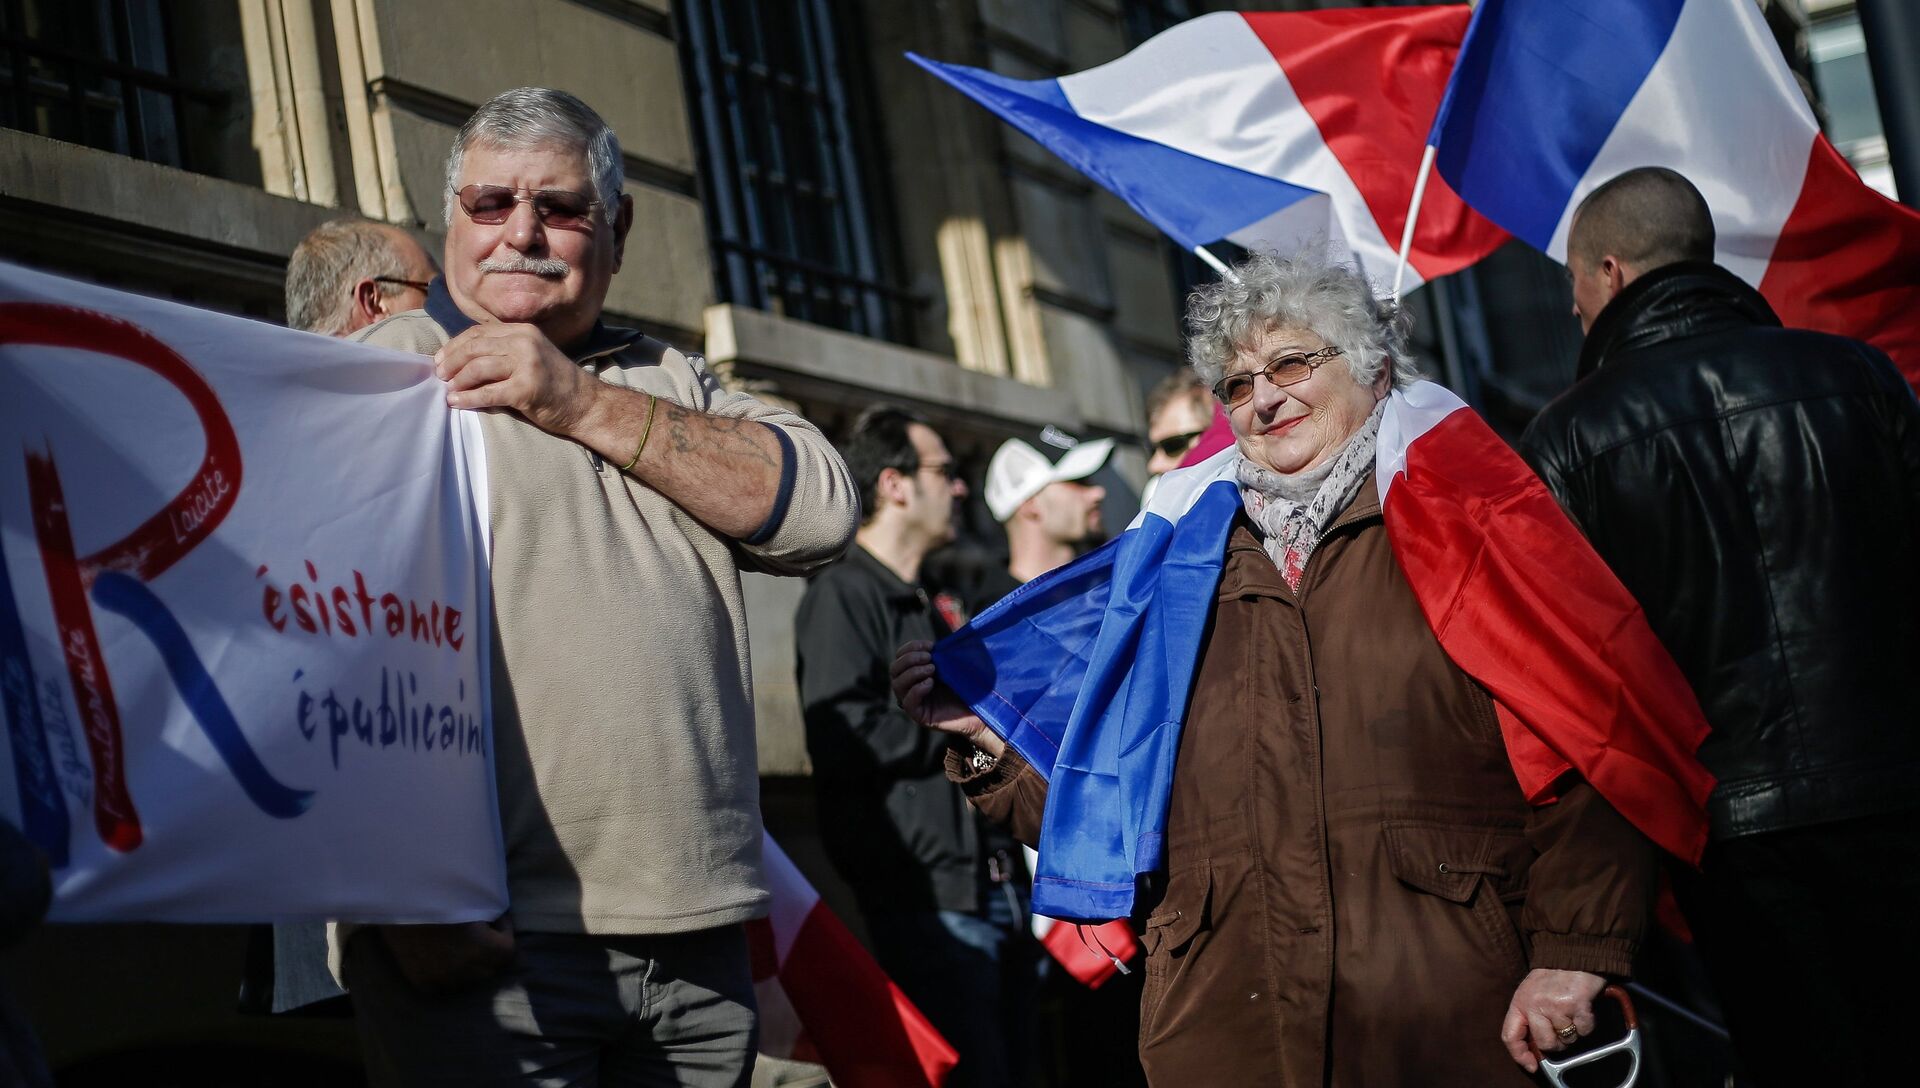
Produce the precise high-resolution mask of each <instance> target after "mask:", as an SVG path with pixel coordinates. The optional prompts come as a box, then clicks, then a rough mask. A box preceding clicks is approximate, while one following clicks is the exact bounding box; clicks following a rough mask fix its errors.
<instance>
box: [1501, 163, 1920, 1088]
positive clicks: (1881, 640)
mask: <svg viewBox="0 0 1920 1088" xmlns="http://www.w3.org/2000/svg"><path fill="white" fill-rule="evenodd" d="M1713 242H1714V234H1713V219H1712V215H1711V214H1710V212H1709V209H1708V207H1707V203H1706V201H1705V200H1704V199H1702V198H1701V196H1700V193H1699V191H1698V190H1696V189H1695V188H1694V187H1693V186H1692V185H1691V184H1690V183H1688V181H1687V179H1686V178H1684V177H1682V176H1680V175H1679V174H1676V173H1674V172H1673V171H1671V170H1662V169H1655V168H1645V169H1639V170H1633V171H1630V172H1628V173H1626V174H1622V175H1621V176H1619V177H1617V178H1614V179H1613V180H1612V181H1609V182H1607V183H1606V184H1605V185H1602V186H1601V187H1599V188H1598V189H1595V190H1594V191H1593V193H1592V194H1591V195H1590V196H1588V197H1587V198H1586V200H1585V201H1584V202H1583V203H1582V204H1581V205H1580V207H1579V209H1578V210H1577V211H1576V212H1575V214H1574V219H1573V226H1572V230H1571V232H1570V233H1569V236H1568V240H1567V271H1568V274H1569V275H1570V277H1571V278H1572V281H1573V299H1574V312H1575V313H1577V314H1578V315H1579V316H1580V323H1581V325H1582V327H1583V328H1584V329H1585V330H1586V333H1587V341H1586V345H1585V347H1584V349H1583V350H1582V352H1581V356H1580V365H1579V370H1578V375H1579V377H1578V378H1577V380H1576V382H1575V384H1574V387H1573V388H1572V389H1570V390H1568V391H1567V392H1566V393H1565V394H1563V395H1562V396H1561V397H1560V398H1559V399H1557V400H1555V401H1554V402H1553V403H1552V404H1550V405H1548V406H1547V408H1546V409H1545V410H1544V411H1542V412H1541V413H1540V416H1539V418H1537V419H1536V420H1534V422H1533V425H1532V426H1531V427H1529V428H1528V429H1527V433H1526V435H1525V437H1524V438H1523V439H1522V448H1523V451H1524V452H1525V453H1526V454H1527V456H1528V458H1529V459H1530V460H1531V461H1532V462H1533V465H1534V467H1535V468H1536V469H1537V470H1538V471H1539V473H1540V475H1541V478H1542V479H1544V480H1545V481H1546V483H1547V486H1548V487H1549V488H1551V489H1552V490H1553V492H1554V494H1555V495H1556V496H1557V497H1558V498H1559V500H1560V502H1561V504H1562V505H1563V506H1565V507H1566V509H1567V512H1568V513H1569V514H1571V515H1572V516H1573V518H1574V520H1575V521H1577V522H1578V523H1579V524H1580V526H1581V528H1582V529H1584V530H1585V531H1586V533H1587V535H1588V536H1589V537H1590V538H1591V539H1592V541H1593V545H1594V548H1595V549H1596V550H1597V551H1598V552H1599V553H1600V555H1601V556H1602V557H1604V558H1605V559H1606V560H1607V563H1608V564H1609V565H1610V566H1611V567H1612V568H1613V570H1614V573H1616V574H1618V575H1619V577H1620V580H1621V582H1623V583H1624V584H1625V585H1626V587H1627V589H1629V590H1630V591H1632V593H1633V595H1634V597H1635V598H1636V599H1638V601H1639V602H1640V605H1641V607H1642V608H1643V609H1645V611H1646V614H1647V619H1648V621H1649V622H1650V623H1651V624H1652V625H1653V629H1654V631H1655V632H1656V633H1658V634H1659V636H1660V638H1661V641H1662V642H1663V643H1665V645H1666V647H1667V649H1668V651H1669V652H1671V653H1672V654H1673V657H1674V660H1675V661H1676V662H1678V663H1679V665H1680V668H1681V671H1682V672H1684V673H1685V674H1686V676H1687V679H1688V681H1689V682H1690V683H1691V684H1692V686H1693V689H1694V692H1695V694H1696V695H1698V696H1699V699H1700V706H1701V709H1702V710H1704V711H1705V712H1706V716H1707V721H1708V722H1709V723H1710V724H1711V725H1712V726H1713V732H1712V734H1711V735H1710V736H1708V738H1707V740H1706V742H1705V743H1704V744H1702V745H1701V747H1700V760H1701V762H1703V763H1705V764H1706V766H1707V768H1708V769H1709V770H1711V771H1712V772H1713V773H1714V775H1715V777H1716V778H1717V779H1718V780H1719V781H1718V785H1717V786H1716V787H1715V789H1714V791H1713V794H1712V796H1711V797H1710V798H1709V800H1708V805H1707V807H1708V815H1709V818H1710V820H1711V839H1710V844H1709V846H1708V848H1707V852H1706V855H1705V857H1704V858H1703V860H1702V862H1701V867H1700V869H1699V871H1697V872H1695V871H1692V870H1683V869H1682V868H1681V867H1676V873H1675V879H1674V889H1675V892H1676V893H1677V895H1678V898H1679V900H1680V905H1681V908H1682V909H1683V910H1684V911H1685V913H1686V915H1687V920H1688V922H1689V923H1690V925H1691V927H1692V929H1693V932H1694V936H1695V938H1696V941H1697V944H1698V947H1699V949H1700V953H1701V955H1702V957H1703V958H1704V959H1705V961H1706V964H1707V967H1708V970H1709V973H1710V974H1711V975H1712V977H1713V979H1714V982H1715V985H1716V988H1717V989H1718V990H1719V991H1720V998H1721V1001H1722V1003H1723V1005H1724V1007H1725V1009H1726V1013H1727V1017H1728V1020H1729V1027H1731V1029H1732V1031H1733V1040H1734V1047H1735V1051H1736V1058H1737V1059H1738V1061H1739V1063H1740V1065H1741V1066H1742V1067H1743V1073H1742V1080H1741V1083H1742V1084H1749V1083H1751V1084H1760V1085H1774V1084H1781V1085H1802V1084H1849V1085H1852V1084H1861V1085H1865V1084H1894V1083H1903V1082H1905V1080H1907V1079H1909V1078H1910V1075H1911V1074H1910V1071H1908V1070H1898V1071H1896V1069H1897V1067H1896V1066H1895V1064H1894V1063H1895V1062H1896V1061H1899V1060H1901V1059H1899V1058H1897V1057H1896V1055H1897V1054H1898V1053H1899V1048H1898V1047H1897V1046H1896V1045H1895V1044H1894V1043H1893V1041H1892V1039H1890V1038H1889V1037H1888V1033H1889V1032H1890V1031H1894V1030H1899V1029H1904V1028H1906V1027H1907V1026H1910V1025H1913V1024H1915V1023H1920V985H1916V980H1920V928H1916V926H1915V925H1914V919H1915V918H1916V917H1920V845H1917V843H1920V840H1916V837H1915V835H1914V831H1913V826H1912V819H1913V814H1914V810H1915V809H1916V807H1920V789H1916V786H1920V721H1916V718H1917V717H1920V715H1917V714H1916V711H1915V705H1914V698H1913V693H1912V685H1911V682H1910V681H1909V679H1908V677H1909V675H1910V674H1911V673H1912V671H1913V670H1914V668H1915V664H1916V662H1920V564H1916V563H1915V562H1914V556H1915V554H1916V553H1920V404H1916V402H1915V400H1914V394H1913V391H1912V390H1911V389H1910V388H1908V386H1907V383H1906V382H1905V380H1903V379H1902V378H1901V376H1900V373H1899V372H1898V371H1897V370H1895V369H1894V366H1893V364H1892V363H1891V362H1890V361H1888V359H1887V357H1886V356H1885V355H1883V354H1881V353H1880V352H1879V351H1877V350H1875V349H1874V348H1872V347H1869V346H1868V345H1866V344H1863V343H1861V342H1859V341H1857V340H1850V339H1847V338H1845V337H1840V336H1830V335H1827V334H1824V333H1817V332H1810V331H1806V330H1803V329H1787V328H1782V327H1781V325H1780V319H1779V318H1778V317H1776V316H1775V315H1774V312H1773V310H1772V308H1771V307H1770V306H1768V305H1767V302H1766V300H1765V299H1763V298H1762V297H1761V296H1760V294H1759V292H1757V291H1755V290H1754V289H1753V288H1752V287H1750V286H1749V285H1747V284H1746V283H1745V282H1743V281H1742V280H1741V279H1740V278H1739V277H1737V276H1735V275H1734V274H1733V273H1731V272H1729V271H1727V270H1726V269H1725V268H1722V267H1720V266H1719V265H1717V264H1714V263H1713ZM1902 1074H1906V1075H1904V1076H1903V1075H1902Z"/></svg>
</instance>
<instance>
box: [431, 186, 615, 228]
mask: <svg viewBox="0 0 1920 1088" xmlns="http://www.w3.org/2000/svg"><path fill="white" fill-rule="evenodd" d="M523 194H524V195H523ZM457 195H458V196H459V198H460V210H461V211H463V212H465V213H467V218H468V219H471V220H473V221H474V222H476V223H483V224H486V225H487V226H494V225H496V224H499V223H504V222H506V221H507V217H508V216H510V215H512V214H513V206H514V205H515V204H519V203H521V202H522V201H524V202H526V203H528V204H531V205H533V214H535V215H537V216H539V217H540V222H541V223H542V224H544V225H546V226H549V227H559V228H561V229H562V230H566V229H571V228H574V227H583V226H585V225H586V223H587V219H588V218H589V217H590V216H591V215H592V214H593V209H594V206H595V205H597V204H599V203H600V202H599V201H598V200H595V199H593V198H592V197H590V196H588V195H587V194H585V193H576V192H573V191H572V190H570V189H514V188H510V187H508V186H505V185H469V186H467V187H466V188H464V189H462V190H460V192H459V193H458V194H457Z"/></svg>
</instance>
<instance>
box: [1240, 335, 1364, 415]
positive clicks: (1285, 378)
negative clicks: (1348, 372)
mask: <svg viewBox="0 0 1920 1088" xmlns="http://www.w3.org/2000/svg"><path fill="white" fill-rule="evenodd" d="M1339 354H1341V351H1340V349H1339V348H1335V347H1325V348H1321V349H1320V350H1319V351H1308V352H1298V351H1295V352H1289V353H1287V354H1285V355H1282V356H1281V357H1279V358H1278V359H1275V360H1274V361H1273V362H1270V363H1268V364H1267V365H1266V366H1263V367H1261V368H1260V369H1259V370H1243V371H1241V372H1240V373H1238V374H1229V375H1227V376H1226V377H1224V378H1221V379H1220V380H1219V381H1217V382H1215V383H1213V395H1214V396H1216V397H1219V398H1220V403H1222V404H1224V405H1226V406H1227V407H1229V408H1238V407H1239V406H1240V405H1242V404H1244V403H1246V400H1247V398H1248V397H1251V396H1253V379H1254V378H1255V377H1256V376H1258V375H1261V374H1265V375H1266V376H1267V380H1268V381H1270V382H1272V383H1273V384H1274V386H1275V388H1284V387H1286V386H1289V385H1298V384H1299V383H1301V382H1304V381H1306V380H1307V379H1308V378H1311V377H1313V372H1314V371H1315V370H1318V369H1319V368H1320V367H1321V365H1322V364H1324V363H1325V362H1326V361H1327V360H1329V359H1331V358H1333V357H1334V356H1336V355H1339Z"/></svg>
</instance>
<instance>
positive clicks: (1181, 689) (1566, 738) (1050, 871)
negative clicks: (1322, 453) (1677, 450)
mask: <svg viewBox="0 0 1920 1088" xmlns="http://www.w3.org/2000/svg"><path fill="white" fill-rule="evenodd" d="M1238 456H1239V455H1238V453H1237V451H1236V450H1234V449H1227V450H1224V451H1222V452H1220V453H1218V454H1216V455H1214V456H1213V457H1211V458H1209V459H1208V460H1207V461H1205V462H1203V463H1201V464H1200V465H1197V466H1194V467H1193V468H1189V469H1182V470H1179V471H1177V472H1173V473H1169V474H1168V475H1167V476H1166V477H1164V478H1163V480H1162V483H1161V486H1160V488H1159V489H1158V490H1157V491H1156V492H1155V494H1154V496H1153V499H1152V501H1151V502H1150V503H1149V505H1148V508H1147V509H1146V510H1144V511H1142V512H1141V514H1140V516H1139V517H1138V518H1137V519H1136V520H1135V521H1134V523H1133V524H1132V525H1131V526H1129V527H1128V528H1127V530H1126V531H1125V532H1124V533H1122V534H1121V535H1120V536H1119V537H1117V538H1115V539H1114V540H1112V541H1110V542H1109V543H1108V544H1106V545H1105V546H1104V547H1102V548H1100V549H1098V550H1096V551H1094V552H1091V553H1089V554H1087V555H1085V556H1082V557H1081V558H1080V559H1078V560H1076V561H1075V562H1073V563H1071V564H1069V565H1067V566H1065V567H1062V568H1060V569H1059V570H1056V571H1054V572H1052V573H1050V574H1047V575H1044V576H1042V577H1041V578H1038V579H1036V580H1034V581H1032V582H1029V583H1027V584H1026V585H1025V586H1023V587H1021V588H1020V590H1018V591H1017V592H1015V593H1014V594H1012V595H1010V596H1008V597H1007V598H1006V599H1005V600H1003V601H1001V602H1000V603H999V604H997V605H995V606H994V607H992V608H990V609H988V610H986V611H985V612H983V613H982V614H981V615H980V616H978V617H976V618H975V620H974V621H973V623H971V624H970V625H968V626H967V627H966V628H963V629H962V630H960V631H958V632H956V633H954V634H953V635H950V636H948V637H947V638H946V639H944V640H942V641H941V642H940V643H939V644H938V645H937V646H936V647H935V648H934V661H935V664H936V666H937V668H938V671H939V675H940V678H941V679H942V681H944V682H945V683H946V684H947V685H948V686H949V687H951V688H952V689H953V690H954V691H955V693H957V694H958V695H959V696H960V698H961V699H962V700H963V701H965V702H966V703H967V704H968V705H969V706H971V707H972V708H973V710H974V712H975V713H977V714H979V715H980V716H981V718H982V719H983V720H984V721H985V722H986V723H987V725H988V726H989V727H990V728H992V729H993V730H994V731H995V732H996V733H998V734H1000V735H1001V736H1002V737H1004V738H1006V740H1007V742H1008V743H1009V744H1010V745H1012V746H1013V747H1014V749H1015V750H1016V751H1018V752H1019V753H1020V754H1021V756H1022V757H1023V758H1025V759H1026V760H1027V761H1028V762H1029V763H1031V764H1032V765H1033V766H1034V768H1035V769H1036V770H1038V771H1039V772H1040V773H1041V774H1043V775H1045V776H1046V777H1047V779H1048V792H1047V806H1046V814H1045V817H1044V819H1043V822H1042V828H1041V839H1040V844H1039V845H1040V865H1039V869H1038V871H1037V872H1036V874H1035V879H1034V895H1033V905H1034V910H1035V911H1036V912H1037V913H1041V914H1047V915H1052V916H1054V917H1059V918H1071V919H1085V920H1105V919H1110V918H1120V917H1126V916H1127V915H1129V914H1130V913H1131V912H1132V909H1133V894H1134V888H1135V882H1136V878H1137V876H1138V875H1139V874H1142V873H1147V872H1151V871H1154V870H1157V869H1159V868H1161V867H1162V865H1163V863H1164V858H1163V857H1162V856H1161V855H1162V846H1163V841H1162V835H1163V832H1164V829H1165V823H1166V813H1167V800H1168V797H1169V796H1170V791H1171V784H1172V775H1173V772H1174V757H1175V755H1176V753H1177V751H1178V747H1179V739H1180V730H1181V727H1182V724H1183V718H1184V715H1185V711H1186V706H1187V701H1188V696H1189V694H1190V686H1191V681H1192V677H1193V675H1194V671H1195V665H1196V664H1197V662H1198V660H1199V653H1200V650H1201V638H1202V635H1203V633H1204V631H1205V627H1206V623H1207V619H1208V616H1209V613H1210V610H1211V606H1212V601H1213V592H1214V589H1215V586H1216V584H1217V582H1218V580H1219V577H1220V571H1221V567H1222V563H1223V560H1224V556H1225V551H1226V538H1227V534H1228V532H1229V530H1230V529H1231V527H1232V524H1233V521H1234V518H1235V517H1236V515H1237V514H1238V513H1239V510H1240V496H1239V487H1238V484H1237V481H1236V478H1235V462H1236V460H1237V458H1238ZM1377 458H1378V459H1377V462H1376V469H1375V480H1376V482H1377V484H1378V486H1379V487H1380V489H1381V506H1382V510H1383V516H1384V518H1385V521H1386V527H1387V531H1388V533H1389V534H1390V536H1391V539H1392V541H1393V546H1394V554H1395V556H1396V558H1397V559H1398V560H1399V562H1400V565H1401V569H1402V571H1403V573H1404V574H1405V575H1406V578H1407V581H1408V583H1409V585H1410V586H1411V587H1412V588H1413V591H1414V595H1415V597H1416V598H1417V599H1418V601H1419V602H1420V606H1421V609H1422V611H1423V612H1424V614H1425V615H1426V617H1427V621H1428V623H1429V624H1430V625H1432V627H1433V630H1434V634H1435V636H1436V637H1437V638H1438V639H1439V641H1440V644H1441V646H1442V647H1443V648H1444V649H1446V651H1447V653H1448V655H1449V656H1450V657H1452V658H1453V660H1454V661H1455V662H1456V663H1458V664H1459V665H1460V667H1461V668H1462V669H1464V670H1465V671H1466V672H1467V673H1468V674H1469V675H1471V676H1473V677H1474V678H1475V679H1476V680H1477V681H1479V682H1480V683H1481V684H1482V685H1483V686H1484V687H1486V688H1487V690H1488V691H1489V692H1490V693H1491V694H1492V695H1493V697H1494V700H1495V702H1496V704H1497V707H1498V713H1499V717H1500V722H1501V728H1502V731H1503V733H1504V735H1505V737H1506V741H1507V750H1508V754H1509V756H1510V758H1511V759H1512V762H1513V767H1514V773H1515V776H1516V778H1517V779H1518V780H1519V783H1520V785H1521V788H1522V790H1523V791H1524V793H1525V794H1526V796H1527V797H1528V799H1529V800H1531V801H1533V802H1535V803H1546V802H1549V801H1551V800H1552V798H1553V787H1554V784H1555V782H1556V780H1557V779H1559V778H1560V776H1561V775H1563V774H1564V773H1566V772H1568V771H1572V772H1574V773H1577V774H1579V775H1580V776H1582V777H1583V778H1585V779H1586V780H1588V781H1589V782H1591V783H1592V784H1593V785H1594V787H1595V788H1596V789H1598V790H1599V791H1600V792H1601V794H1602V795H1603V796H1605V797H1606V798H1607V799H1608V800H1609V801H1610V802H1611V803H1612V804H1613V805H1614V806H1615V807H1616V808H1618V809H1619V810H1620V812H1621V814H1622V815H1624V816H1626V817H1627V819H1629V820H1630V821H1632V822H1633V823H1634V825H1635V826H1636V827H1638V828H1640V830H1641V831H1643V832H1645V833H1646V834H1647V836H1648V837H1649V838H1651V839H1652V840H1653V841H1654V842H1656V843H1657V844H1659V845H1660V846H1661V847H1663V848H1665V849H1667V850H1669V851H1671V852H1673V853H1675V854H1678V855H1679V856H1681V857H1683V858H1686V859H1688V860H1697V859H1698V858H1699V855H1700V851H1701V850H1702V849H1703V848H1704V846H1705V844H1706V830H1707V825H1706V814H1705V803H1706V798H1707V794H1708V793H1709V792H1710V791H1711V790H1712V788H1713V779H1712V777H1711V776H1710V775H1708V774H1707V772H1706V770H1705V769H1704V768H1703V767H1701V766H1700V764H1699V763H1698V761H1697V760H1696V759H1695V758H1694V755H1693V753H1694V751H1695V750H1696V749H1697V748H1698V747H1699V744H1700V742H1701V741H1702V740H1703V739H1704V738H1705V736H1706V732H1707V726H1706V722H1705V719H1704V718H1703V717H1702V715H1701V712H1700V708H1699V705H1698V703H1697V702H1696V700H1695V699H1694V696H1693V692H1692V691H1691V689H1689V688H1688V687H1687V685H1686V681H1685V679H1684V678H1683V677H1682V676H1681V674H1680V671H1679V668H1678V666H1676V665H1675V664H1674V663H1673V661H1672V659H1671V658H1670V657H1669V656H1668V655H1667V653H1666V651H1665V650H1664V649H1663V648H1662V647H1661V646H1660V644H1659V642H1658V640H1657V639H1656V638H1655V637H1654V635H1653V632H1652V629H1651V628H1649V627H1648V626H1647V623H1646V619H1645V617H1644V615H1642V614H1641V611H1640V608H1639V606H1638V604H1637V603H1636V602H1635V601H1634V600H1633V598H1632V596H1631V595H1629V594H1628V593H1627V591H1626V589H1625V587H1623V586H1621V585H1620V583H1619V580H1618V579H1616V578H1615V577H1614V576H1613V574H1612V572H1611V571H1609V570H1608V569H1607V567H1606V565H1605V564H1604V563H1603V562H1602V561H1601V559H1600V558H1599V556H1597V555H1596V554H1594V552H1593V550H1592V548H1591V547H1589V546H1588V545H1587V543H1586V540H1585V538H1583V537H1582V536H1581V535H1580V533H1579V531H1578V530H1577V529H1576V528H1574V526H1573V524H1572V522H1570V521H1569V520H1568V519H1567V518H1566V516H1565V514H1564V513H1562V512H1561V510H1560V508H1559V507H1558V506H1557V505H1556V504H1555V503H1554V501H1553V498H1552V497H1551V495H1549V494H1548V492H1547V490H1546V488H1545V485H1543V484H1541V483H1540V481H1539V479H1538V478H1537V477H1535V476H1534V475H1533V473H1532V472H1531V470H1529V469H1528V468H1527V467H1526V465H1525V463H1524V462H1522V461H1521V460H1520V459H1519V457H1518V456H1517V455H1516V454H1514V453H1513V451H1512V450H1510V449H1509V448H1508V447H1507V446H1506V445H1505V444H1504V443H1502V442H1500V441H1499V439H1498V438H1497V436H1495V435H1494V434H1493V432H1492V431H1491V430H1490V429H1489V428H1488V427H1487V426H1486V424H1485V423H1484V422H1483V421H1482V420H1480V418H1479V417H1478V416H1476V415H1475V414H1474V413H1473V412H1472V410H1471V409H1469V408H1467V406H1466V405H1465V404H1464V403H1463V402H1461V401H1460V400H1459V398H1457V397H1455V396H1454V395H1453V394H1452V393H1450V392H1448V391H1447V390H1445V389H1443V388H1441V387H1440V386H1437V385H1434V384H1433V383H1430V382H1417V383H1414V384H1413V385H1412V386H1410V387H1408V388H1406V389H1404V390H1396V391H1395V392H1394V393H1393V394H1392V395H1391V396H1390V398H1389V400H1388V404H1387V409H1386V412H1385V415H1384V417H1383V419H1382V422H1381V429H1380V439H1379V444H1378V455H1377Z"/></svg>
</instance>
